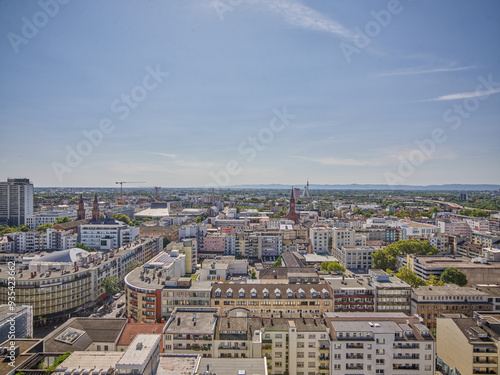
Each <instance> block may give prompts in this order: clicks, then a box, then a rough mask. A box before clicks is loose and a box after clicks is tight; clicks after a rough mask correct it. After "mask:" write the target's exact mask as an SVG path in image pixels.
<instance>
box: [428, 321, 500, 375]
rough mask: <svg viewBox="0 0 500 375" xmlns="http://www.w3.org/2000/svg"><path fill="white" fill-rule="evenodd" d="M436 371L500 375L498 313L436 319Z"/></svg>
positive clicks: (449, 374) (451, 373) (450, 373)
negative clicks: (499, 374)
mask: <svg viewBox="0 0 500 375" xmlns="http://www.w3.org/2000/svg"><path fill="white" fill-rule="evenodd" d="M436 336H437V337H438V340H437V353H436V354H437V370H439V371H441V373H442V374H444V375H458V374H498V373H500V354H499V353H500V319H499V316H498V314H494V315H493V314H491V315H489V314H487V313H481V314H475V316H474V317H465V316H463V315H456V314H454V315H449V316H444V317H440V318H437V328H436Z"/></svg>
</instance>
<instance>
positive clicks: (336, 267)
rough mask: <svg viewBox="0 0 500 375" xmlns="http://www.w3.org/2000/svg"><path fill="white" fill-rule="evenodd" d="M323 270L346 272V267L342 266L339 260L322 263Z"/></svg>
mask: <svg viewBox="0 0 500 375" xmlns="http://www.w3.org/2000/svg"><path fill="white" fill-rule="evenodd" d="M321 271H340V272H344V271H345V267H344V266H342V265H341V264H340V263H339V262H337V261H335V262H322V263H321Z"/></svg>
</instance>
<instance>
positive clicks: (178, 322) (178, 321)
mask: <svg viewBox="0 0 500 375" xmlns="http://www.w3.org/2000/svg"><path fill="white" fill-rule="evenodd" d="M177 325H178V326H180V325H181V318H180V317H179V318H177Z"/></svg>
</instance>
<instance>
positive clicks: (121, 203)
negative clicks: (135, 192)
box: [115, 181, 145, 206]
mask: <svg viewBox="0 0 500 375" xmlns="http://www.w3.org/2000/svg"><path fill="white" fill-rule="evenodd" d="M144 183H145V181H119V182H115V184H120V196H121V199H120V206H123V184H144Z"/></svg>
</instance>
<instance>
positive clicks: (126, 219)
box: [111, 214, 131, 225]
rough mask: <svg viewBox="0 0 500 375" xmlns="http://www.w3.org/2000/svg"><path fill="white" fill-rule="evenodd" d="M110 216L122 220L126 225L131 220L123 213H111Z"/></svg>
mask: <svg viewBox="0 0 500 375" xmlns="http://www.w3.org/2000/svg"><path fill="white" fill-rule="evenodd" d="M111 217H112V218H113V219H115V220H118V221H121V222H123V223H125V224H127V225H129V224H130V221H131V220H130V218H129V217H128V216H127V215H125V214H114V215H113V216H111Z"/></svg>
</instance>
